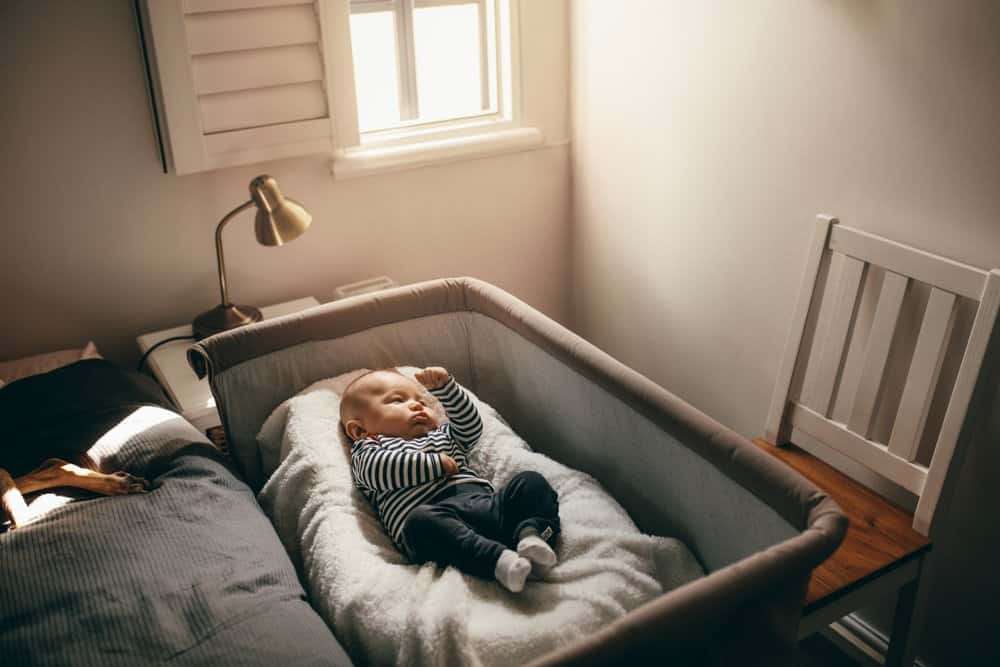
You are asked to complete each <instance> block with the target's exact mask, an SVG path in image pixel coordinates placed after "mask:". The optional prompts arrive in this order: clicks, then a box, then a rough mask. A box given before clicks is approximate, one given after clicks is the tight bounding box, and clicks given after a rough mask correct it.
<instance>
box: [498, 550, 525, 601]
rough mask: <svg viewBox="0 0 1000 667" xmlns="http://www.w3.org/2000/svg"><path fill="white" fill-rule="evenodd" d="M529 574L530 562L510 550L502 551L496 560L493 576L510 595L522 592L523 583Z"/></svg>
mask: <svg viewBox="0 0 1000 667" xmlns="http://www.w3.org/2000/svg"><path fill="white" fill-rule="evenodd" d="M530 572H531V561H529V560H527V559H526V558H521V557H520V556H518V555H517V554H516V553H515V552H513V551H511V550H510V549H504V550H503V553H501V554H500V558H499V559H498V560H497V566H496V569H495V570H494V572H493V575H494V576H495V577H496V580H497V581H499V582H500V584H501V585H502V586H503V587H504V588H506V589H507V590H508V591H510V592H511V593H520V592H521V591H523V590H524V582H525V581H526V580H527V579H528V574H529V573H530Z"/></svg>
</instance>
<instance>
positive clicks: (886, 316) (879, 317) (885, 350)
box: [847, 271, 910, 438]
mask: <svg viewBox="0 0 1000 667" xmlns="http://www.w3.org/2000/svg"><path fill="white" fill-rule="evenodd" d="M909 283H910V280H909V278H907V277H906V276H901V275H899V274H898V273H893V272H892V271H886V272H885V279H884V280H883V281H882V292H881V293H880V294H879V299H878V306H877V307H876V309H875V319H874V321H873V322H872V328H871V333H870V334H869V335H868V344H867V346H866V347H865V358H864V363H863V365H862V370H861V380H860V382H859V383H858V391H857V393H856V394H855V396H854V403H853V406H852V407H851V416H850V417H849V418H848V420H847V428H849V429H850V430H851V431H854V432H855V433H857V434H858V435H860V436H861V437H863V438H868V436H869V435H870V433H871V427H872V418H873V416H874V415H875V409H876V407H877V406H878V401H879V398H880V396H881V390H882V378H883V376H884V375H885V364H886V361H887V360H888V358H889V349H890V347H891V346H892V339H893V337H894V336H895V334H896V323H897V322H898V321H899V311H900V309H901V307H902V305H903V297H904V296H905V295H906V289H907V287H908V286H909Z"/></svg>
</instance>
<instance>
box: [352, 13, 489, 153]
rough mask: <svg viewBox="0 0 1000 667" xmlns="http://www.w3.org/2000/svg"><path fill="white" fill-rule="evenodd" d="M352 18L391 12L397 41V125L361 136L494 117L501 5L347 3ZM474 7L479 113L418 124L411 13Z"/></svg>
mask: <svg viewBox="0 0 1000 667" xmlns="http://www.w3.org/2000/svg"><path fill="white" fill-rule="evenodd" d="M349 3H350V10H351V16H354V15H355V14H367V13H374V12H392V14H393V19H394V24H393V25H394V28H395V30H394V33H395V38H396V68H397V72H398V76H399V79H398V81H397V84H398V92H399V103H400V110H399V111H400V122H399V123H398V124H396V125H394V126H392V127H388V128H375V129H373V130H370V131H367V132H365V133H364V134H366V135H371V134H375V133H379V132H386V131H388V132H392V131H396V130H402V129H404V128H407V127H415V126H423V125H429V124H432V123H441V122H451V121H455V120H460V119H474V118H481V117H491V116H495V115H496V114H497V113H498V112H499V109H498V107H497V104H498V101H499V95H498V93H497V85H498V83H499V76H498V73H497V67H498V64H499V56H500V53H499V48H500V45H499V40H497V39H496V34H497V29H496V27H497V14H498V12H499V11H500V4H501V3H499V2H497V0H349ZM464 5H473V6H475V7H476V9H477V10H478V14H479V44H480V47H479V48H480V53H479V62H480V81H481V82H482V85H481V90H480V104H481V108H482V111H481V112H480V113H475V114H464V115H462V116H454V117H450V118H442V119H433V120H421V119H420V93H419V90H418V86H417V63H416V33H415V24H414V12H415V10H417V9H425V8H431V7H452V6H464Z"/></svg>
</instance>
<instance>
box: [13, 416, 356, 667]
mask: <svg viewBox="0 0 1000 667" xmlns="http://www.w3.org/2000/svg"><path fill="white" fill-rule="evenodd" d="M146 410H147V411H150V410H152V411H154V412H155V411H156V410H160V411H161V412H162V413H166V416H165V417H163V418H162V419H160V418H159V417H157V416H156V415H155V414H154V415H153V417H154V419H153V420H152V422H154V423H153V424H152V425H150V426H148V427H146V428H143V429H141V431H140V432H139V433H137V434H132V435H129V436H127V437H125V438H124V441H123V442H116V443H113V445H109V444H108V443H104V445H103V447H104V450H105V451H103V452H102V451H100V450H101V445H100V443H99V446H98V447H97V448H96V449H97V450H98V451H97V454H98V458H102V459H103V460H102V461H101V463H102V467H109V466H110V467H113V468H124V469H127V470H129V471H130V472H134V473H135V474H144V475H145V476H146V477H147V478H148V479H150V480H151V481H153V483H154V485H155V488H154V489H153V490H152V491H151V492H149V493H147V494H142V495H132V496H120V497H115V498H91V499H87V500H80V501H76V502H72V503H70V504H67V505H64V506H61V507H58V508H56V509H54V510H51V511H49V512H48V513H46V514H45V515H44V516H41V517H40V518H38V519H37V520H35V521H33V522H31V523H30V524H28V525H27V526H24V527H21V528H18V529H17V530H14V531H8V532H6V533H3V534H0V577H2V578H0V663H2V664H3V665H32V664H45V665H102V666H104V665H137V664H149V663H163V662H170V663H172V664H183V665H190V664H205V665H250V664H281V665H283V666H286V665H320V664H349V661H348V659H347V657H346V655H345V654H344V652H343V650H342V649H341V648H340V646H339V644H337V642H336V640H335V639H334V638H333V636H332V635H331V633H330V631H329V630H328V629H327V627H326V626H325V625H324V623H323V621H322V620H321V619H320V617H319V616H318V615H316V613H315V612H314V611H313V610H312V608H311V607H310V606H309V605H308V603H307V602H306V600H305V594H304V592H303V589H302V587H301V586H300V585H299V582H298V579H297V578H296V574H295V570H294V568H293V567H292V564H291V562H290V561H289V559H288V556H287V555H286V554H285V551H284V549H283V548H282V546H281V543H280V542H279V540H278V538H277V536H276V535H275V533H274V531H273V529H272V528H271V525H270V524H269V523H268V521H267V519H266V518H265V516H264V515H263V514H262V513H261V511H260V509H259V507H258V505H257V503H256V502H255V500H254V497H253V495H252V493H251V492H250V490H249V489H248V488H247V486H246V485H245V484H244V483H242V482H241V481H239V479H238V478H237V477H236V476H235V475H234V474H233V472H232V470H231V469H230V467H229V465H228V463H227V462H226V459H225V458H224V456H223V455H222V454H221V453H219V452H218V450H216V449H215V448H214V447H212V446H211V445H210V444H209V443H208V441H207V440H205V438H204V437H202V436H201V434H200V433H198V432H197V431H196V430H195V429H194V428H193V427H192V426H190V425H189V424H188V423H187V422H185V421H183V420H182V419H180V418H179V417H175V418H170V417H171V415H170V413H167V411H165V410H161V409H160V408H146ZM157 419H159V421H158V422H157ZM120 440H121V439H120Z"/></svg>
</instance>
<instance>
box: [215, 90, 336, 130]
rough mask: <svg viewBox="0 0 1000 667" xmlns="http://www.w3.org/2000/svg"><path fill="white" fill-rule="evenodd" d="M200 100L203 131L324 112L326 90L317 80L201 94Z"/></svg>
mask: <svg viewBox="0 0 1000 667" xmlns="http://www.w3.org/2000/svg"><path fill="white" fill-rule="evenodd" d="M199 103H200V105H201V114H202V127H203V128H204V131H205V133H206V134H208V133H212V132H225V131H227V130H239V129H245V128H251V127H262V126H265V125H275V124H278V123H289V122H293V121H299V120H307V119H312V118H323V117H325V116H326V115H327V105H326V92H325V91H324V90H323V86H322V84H321V83H320V82H318V81H313V82H310V83H297V84H292V85H288V86H273V87H270V88H258V89H254V90H243V91H238V92H232V93H220V94H218V95H204V96H202V97H200V98H199Z"/></svg>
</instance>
